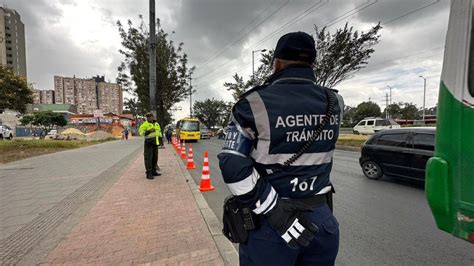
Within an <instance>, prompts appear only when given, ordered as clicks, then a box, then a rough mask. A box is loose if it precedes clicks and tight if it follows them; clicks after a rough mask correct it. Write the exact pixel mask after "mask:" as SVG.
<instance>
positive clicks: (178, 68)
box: [117, 16, 194, 125]
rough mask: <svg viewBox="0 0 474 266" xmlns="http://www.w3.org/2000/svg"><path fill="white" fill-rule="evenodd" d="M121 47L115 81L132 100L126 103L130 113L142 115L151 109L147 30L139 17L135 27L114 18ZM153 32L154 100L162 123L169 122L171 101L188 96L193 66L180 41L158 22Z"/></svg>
mask: <svg viewBox="0 0 474 266" xmlns="http://www.w3.org/2000/svg"><path fill="white" fill-rule="evenodd" d="M117 26H118V31H119V33H120V37H121V39H122V46H123V48H122V49H120V50H119V52H120V53H121V54H122V55H123V56H124V57H125V59H124V60H123V61H122V63H121V64H120V66H119V67H118V72H119V74H118V77H117V83H119V84H120V85H121V86H122V87H123V89H124V90H125V91H127V92H128V93H130V94H131V95H132V96H133V97H134V100H128V101H127V102H126V103H125V106H126V108H128V109H129V110H131V111H132V112H133V111H134V112H136V113H140V114H143V113H145V112H148V111H150V97H149V65H148V64H149V51H148V43H149V32H148V29H147V24H146V23H145V22H144V21H143V17H142V16H140V24H139V25H138V26H135V25H134V24H133V23H132V21H131V20H128V22H127V25H126V26H124V25H123V24H122V23H121V21H117ZM157 27H158V30H157V33H156V87H157V88H156V92H157V93H156V103H157V116H158V121H159V122H160V124H162V125H167V124H169V123H170V122H171V114H170V113H169V112H170V111H169V110H170V109H171V106H173V104H175V103H178V102H180V101H182V100H183V99H184V98H185V97H187V96H189V93H190V89H189V83H188V80H189V77H190V76H191V74H192V73H193V70H194V67H191V68H190V67H188V56H187V55H186V53H184V52H183V45H184V44H183V43H179V44H175V43H174V42H173V41H172V40H170V36H169V35H168V34H167V33H166V32H165V31H164V30H163V28H161V27H160V21H159V20H158V21H157Z"/></svg>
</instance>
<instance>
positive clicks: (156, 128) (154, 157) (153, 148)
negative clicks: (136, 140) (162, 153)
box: [138, 113, 161, 179]
mask: <svg viewBox="0 0 474 266" xmlns="http://www.w3.org/2000/svg"><path fill="white" fill-rule="evenodd" d="M138 131H139V132H140V136H143V137H145V151H144V153H143V155H144V157H145V169H146V178H148V179H154V177H155V176H160V175H161V174H160V173H158V172H157V171H156V170H157V169H156V167H157V165H158V145H160V137H161V128H160V124H158V122H156V120H155V118H154V116H153V114H152V113H147V114H146V121H145V122H144V123H143V124H142V125H141V126H140V128H139V130H138Z"/></svg>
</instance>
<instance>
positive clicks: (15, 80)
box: [0, 65, 33, 113]
mask: <svg viewBox="0 0 474 266" xmlns="http://www.w3.org/2000/svg"><path fill="white" fill-rule="evenodd" d="M29 103H33V91H32V90H31V89H30V88H29V87H28V83H27V82H26V79H25V78H23V77H20V76H17V75H15V73H14V72H13V70H12V69H11V68H9V67H6V66H2V65H0V109H12V110H16V111H18V112H20V113H25V111H26V105H27V104H29Z"/></svg>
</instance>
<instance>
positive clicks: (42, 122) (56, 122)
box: [20, 111, 67, 131]
mask: <svg viewBox="0 0 474 266" xmlns="http://www.w3.org/2000/svg"><path fill="white" fill-rule="evenodd" d="M20 123H21V124H22V125H24V126H26V125H30V124H31V125H33V126H37V127H40V128H42V129H43V130H44V131H48V130H51V129H53V128H54V127H63V126H65V125H67V120H66V118H64V115H62V114H60V113H54V112H52V111H42V112H36V113H33V114H30V115H25V116H23V117H22V118H21V119H20Z"/></svg>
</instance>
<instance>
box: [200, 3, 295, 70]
mask: <svg viewBox="0 0 474 266" xmlns="http://www.w3.org/2000/svg"><path fill="white" fill-rule="evenodd" d="M288 3H290V0H287V1H286V2H284V3H283V4H282V5H280V6H279V7H278V8H277V9H276V10H274V11H273V12H272V13H270V15H268V16H267V17H265V18H264V19H263V20H262V21H260V22H259V23H258V24H257V25H255V26H254V27H253V28H252V29H250V30H249V31H248V32H247V33H245V34H244V35H242V36H241V37H240V38H239V39H237V40H236V41H234V42H233V43H232V44H231V45H230V46H228V47H229V48H230V47H232V46H234V45H236V44H237V43H239V42H240V41H241V40H243V39H244V38H245V37H246V36H247V35H248V34H249V33H250V32H252V31H253V30H254V29H256V28H257V27H259V26H260V25H262V24H263V23H264V22H265V21H267V19H269V18H270V17H272V16H273V15H275V14H276V13H277V12H278V11H280V10H281V9H282V8H283V7H285V6H286V5H288ZM226 49H227V48H226ZM226 49H223V50H221V51H220V52H219V53H217V55H216V56H214V58H217V57H218V56H219V55H221V54H222V53H223V52H224V51H225V50H226ZM211 72H212V71H211ZM205 75H206V74H204V75H201V76H199V77H198V78H202V77H203V76H205Z"/></svg>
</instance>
